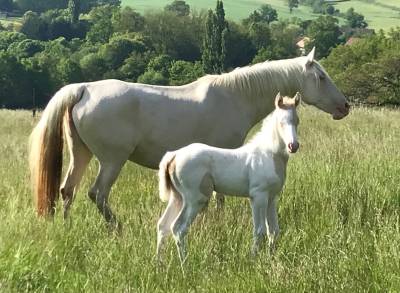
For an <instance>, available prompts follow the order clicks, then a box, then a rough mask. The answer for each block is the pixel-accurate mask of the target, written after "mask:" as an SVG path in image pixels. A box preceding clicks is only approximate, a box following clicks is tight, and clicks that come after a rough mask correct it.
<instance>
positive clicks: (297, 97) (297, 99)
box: [293, 92, 301, 107]
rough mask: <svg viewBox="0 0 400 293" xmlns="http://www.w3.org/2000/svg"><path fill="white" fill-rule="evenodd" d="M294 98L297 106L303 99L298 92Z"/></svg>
mask: <svg viewBox="0 0 400 293" xmlns="http://www.w3.org/2000/svg"><path fill="white" fill-rule="evenodd" d="M293 99H294V105H295V106H296V107H297V106H298V105H299V104H300V101H301V95H300V93H299V92H297V93H296V95H295V96H294V98H293Z"/></svg>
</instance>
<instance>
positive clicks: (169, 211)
mask: <svg viewBox="0 0 400 293" xmlns="http://www.w3.org/2000/svg"><path fill="white" fill-rule="evenodd" d="M178 196H179V197H180V195H179V194H171V195H170V199H169V202H168V206H167V208H166V210H165V211H164V213H163V215H162V216H161V218H160V220H159V221H158V223H157V257H158V259H161V252H162V249H163V246H164V242H165V239H166V237H167V236H168V235H169V234H171V226H172V223H173V221H174V220H175V219H176V217H177V216H178V214H179V211H180V210H181V208H182V201H181V198H177V197H178Z"/></svg>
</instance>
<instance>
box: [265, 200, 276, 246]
mask: <svg viewBox="0 0 400 293" xmlns="http://www.w3.org/2000/svg"><path fill="white" fill-rule="evenodd" d="M278 199H279V197H278V195H275V196H274V197H273V198H271V199H270V200H269V202H268V208H267V218H266V221H267V225H268V242H269V249H270V252H271V253H274V251H275V248H276V241H277V239H278V236H279V224H278V208H277V203H278Z"/></svg>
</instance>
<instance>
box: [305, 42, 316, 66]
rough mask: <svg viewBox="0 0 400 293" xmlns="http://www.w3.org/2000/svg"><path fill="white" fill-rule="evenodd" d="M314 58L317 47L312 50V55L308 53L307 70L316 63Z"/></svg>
mask: <svg viewBox="0 0 400 293" xmlns="http://www.w3.org/2000/svg"><path fill="white" fill-rule="evenodd" d="M314 57H315V47H313V48H312V50H311V51H310V53H308V55H307V57H306V64H305V65H306V68H308V67H310V66H311V65H312V64H313V63H314Z"/></svg>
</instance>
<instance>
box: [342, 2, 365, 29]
mask: <svg viewBox="0 0 400 293" xmlns="http://www.w3.org/2000/svg"><path fill="white" fill-rule="evenodd" d="M345 18H346V20H347V25H348V26H349V27H351V28H366V27H367V26H368V23H367V22H366V21H365V19H364V15H362V14H360V13H357V12H355V11H354V8H353V7H351V8H349V10H347V11H346V14H345Z"/></svg>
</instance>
